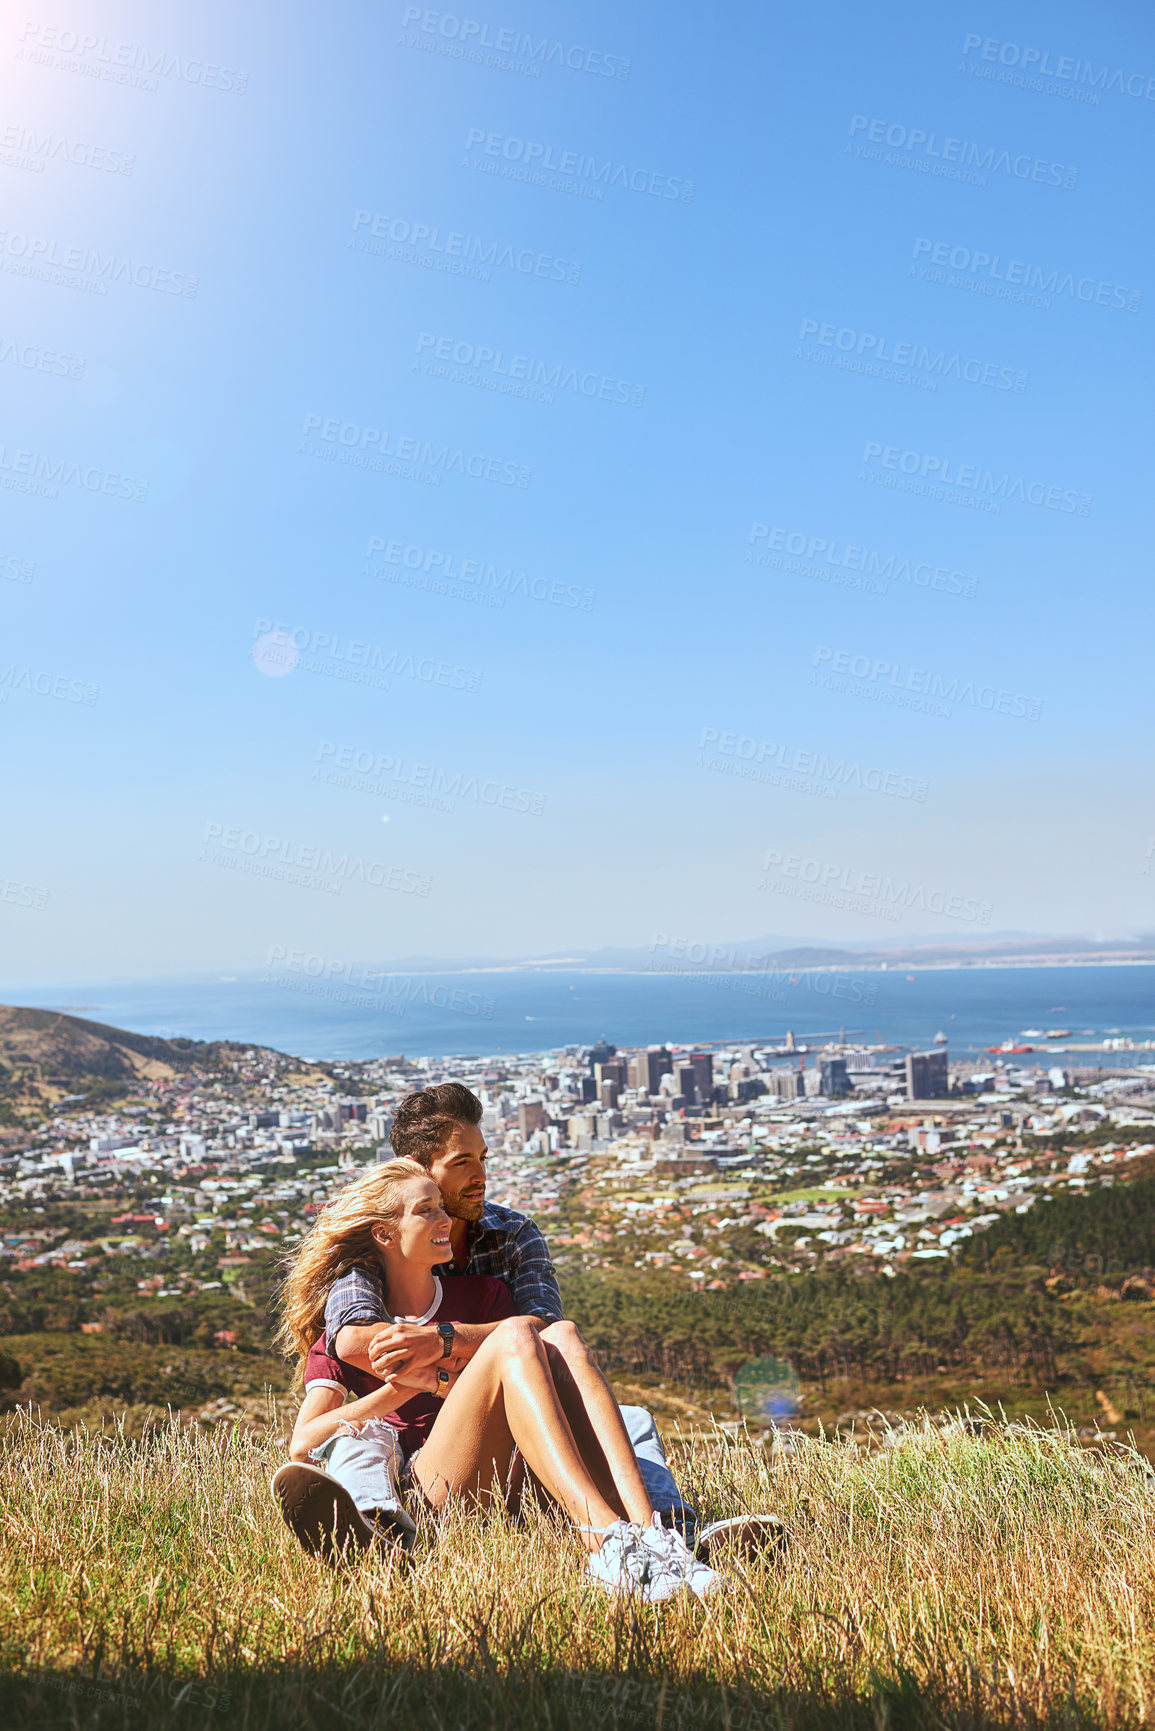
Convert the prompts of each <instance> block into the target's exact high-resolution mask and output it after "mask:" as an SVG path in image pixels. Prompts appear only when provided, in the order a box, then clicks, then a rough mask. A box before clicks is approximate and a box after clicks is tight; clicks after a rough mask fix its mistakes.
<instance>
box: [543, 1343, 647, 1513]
mask: <svg viewBox="0 0 1155 1731" xmlns="http://www.w3.org/2000/svg"><path fill="white" fill-rule="evenodd" d="M541 1338H542V1340H544V1341H545V1343H546V1345H547V1347H548V1348H549V1360H550V1369H551V1370H552V1371H553V1379H554V1384H555V1386H556V1388H557V1392H558V1398H559V1400H560V1402H561V1406H562V1411H563V1412H564V1413H565V1415H566V1418H567V1419H568V1420H569V1427H570V1430H571V1431H572V1433H573V1439H574V1442H575V1443H576V1445H577V1449H578V1453H579V1454H580V1455H581V1457H582V1459H583V1460H584V1462H585V1464H586V1470H587V1471H588V1473H589V1475H590V1477H591V1478H592V1479H593V1481H594V1483H595V1484H596V1485H597V1487H598V1489H599V1490H600V1491H601V1493H602V1495H603V1496H604V1497H605V1499H606V1501H607V1502H609V1503H613V1504H614V1505H615V1506H617V1507H620V1509H621V1511H622V1512H623V1513H624V1514H625V1515H626V1516H627V1517H628V1518H629V1519H630V1520H631V1521H639V1522H641V1523H642V1524H643V1525H645V1524H647V1523H648V1522H649V1519H650V1516H651V1515H652V1514H653V1512H654V1511H653V1505H652V1504H651V1502H650V1499H649V1495H648V1493H647V1491H646V1486H645V1481H644V1479H643V1478H642V1474H641V1470H640V1468H639V1467H638V1458H637V1456H636V1455H635V1453H634V1450H633V1445H632V1443H631V1442H630V1439H629V1437H628V1436H627V1434H626V1427H625V1425H624V1424H623V1423H622V1415H621V1413H620V1411H619V1410H618V1403H617V1401H616V1400H615V1399H614V1394H613V1390H612V1389H611V1388H610V1385H609V1383H608V1382H607V1381H606V1379H605V1377H604V1376H603V1375H602V1373H601V1371H600V1370H599V1369H598V1367H597V1365H596V1364H595V1363H594V1362H593V1359H592V1358H591V1357H590V1352H589V1348H588V1347H587V1346H586V1343H585V1341H584V1340H583V1339H582V1337H581V1332H580V1330H579V1329H578V1328H577V1327H576V1326H575V1325H574V1324H573V1323H572V1322H554V1323H551V1324H550V1326H549V1327H548V1328H543V1329H542V1331H541Z"/></svg>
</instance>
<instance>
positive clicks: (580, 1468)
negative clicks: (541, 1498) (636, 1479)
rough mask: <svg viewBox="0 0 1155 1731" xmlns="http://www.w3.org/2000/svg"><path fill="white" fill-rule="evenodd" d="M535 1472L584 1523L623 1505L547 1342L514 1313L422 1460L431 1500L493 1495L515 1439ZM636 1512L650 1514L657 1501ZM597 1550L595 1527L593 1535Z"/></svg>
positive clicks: (456, 1396)
mask: <svg viewBox="0 0 1155 1731" xmlns="http://www.w3.org/2000/svg"><path fill="white" fill-rule="evenodd" d="M515 1444H516V1445H517V1447H518V1448H519V1449H520V1450H521V1453H522V1454H523V1455H524V1457H525V1460H526V1464H527V1466H528V1467H529V1469H530V1471H531V1472H532V1473H533V1474H534V1476H535V1477H536V1478H537V1479H538V1480H539V1481H540V1483H541V1484H542V1485H543V1486H544V1487H545V1489H546V1490H547V1491H548V1492H549V1494H550V1495H551V1496H552V1497H554V1498H555V1499H556V1500H557V1501H558V1502H559V1503H560V1504H561V1506H562V1508H563V1509H564V1510H565V1512H566V1513H567V1514H568V1515H569V1517H570V1519H571V1520H572V1521H573V1522H574V1523H575V1524H576V1525H578V1526H589V1527H594V1528H596V1529H598V1531H600V1530H601V1529H602V1528H605V1527H608V1526H610V1525H611V1524H612V1523H613V1522H614V1521H617V1520H620V1519H621V1511H620V1509H618V1508H615V1507H614V1505H613V1504H612V1503H611V1502H609V1501H608V1500H607V1498H606V1497H605V1496H603V1495H602V1493H601V1491H599V1489H598V1487H597V1485H596V1484H595V1483H594V1481H593V1479H592V1478H591V1476H590V1474H589V1472H588V1471H587V1469H586V1466H585V1463H584V1462H583V1460H582V1457H581V1455H580V1453H579V1452H578V1449H577V1446H576V1445H575V1443H574V1438H573V1433H572V1431H571V1430H570V1427H569V1422H568V1420H567V1418H566V1416H565V1412H564V1411H563V1409H562V1405H561V1402H560V1400H559V1399H558V1393H557V1389H556V1388H555V1387H554V1382H553V1377H552V1376H551V1374H550V1369H549V1362H548V1359H547V1357H546V1349H545V1346H544V1345H543V1343H542V1341H541V1338H540V1336H539V1334H538V1331H537V1329H536V1328H535V1327H534V1325H533V1323H532V1322H530V1321H529V1320H528V1318H526V1317H518V1316H515V1317H511V1318H510V1319H509V1320H508V1321H507V1322H503V1323H502V1324H501V1326H500V1327H499V1328H496V1329H495V1330H494V1331H493V1333H492V1334H491V1335H490V1337H489V1339H488V1340H487V1341H486V1342H485V1344H484V1346H482V1347H481V1348H480V1350H479V1351H478V1352H477V1353H475V1355H474V1356H473V1358H472V1359H471V1360H470V1361H469V1363H468V1364H467V1365H466V1367H465V1369H464V1370H463V1371H462V1373H461V1375H460V1377H459V1378H458V1380H457V1382H456V1383H455V1384H454V1386H453V1388H452V1389H451V1390H450V1392H449V1394H448V1395H447V1396H446V1398H445V1405H444V1407H443V1408H442V1411H441V1412H440V1413H438V1415H437V1420H436V1422H435V1424H434V1426H433V1429H432V1431H431V1432H430V1435H429V1441H428V1442H427V1443H426V1444H425V1446H424V1447H423V1448H422V1450H421V1453H420V1454H419V1455H418V1456H417V1457H416V1460H415V1461H414V1466H413V1471H414V1474H415V1476H416V1478H417V1480H418V1482H419V1483H420V1485H421V1488H422V1489H423V1491H424V1492H425V1495H426V1496H427V1497H428V1498H429V1500H430V1502H431V1503H432V1504H433V1505H434V1507H435V1508H440V1507H441V1506H442V1505H443V1504H444V1503H445V1501H446V1500H447V1498H448V1497H449V1496H450V1495H451V1494H452V1493H454V1492H458V1493H460V1494H464V1495H466V1496H472V1497H476V1498H477V1499H478V1500H479V1501H482V1502H488V1501H489V1500H490V1498H491V1497H492V1495H493V1493H494V1490H495V1488H496V1487H497V1485H498V1484H500V1482H501V1481H502V1480H503V1479H504V1477H505V1475H506V1474H507V1473H508V1470H509V1463H510V1459H511V1457H512V1454H513V1448H514V1445H515ZM642 1496H643V1502H644V1503H645V1508H644V1511H643V1509H642V1507H641V1505H639V1506H638V1511H637V1514H636V1515H635V1517H634V1518H635V1519H642V1520H646V1521H648V1519H649V1514H650V1506H649V1503H648V1502H646V1501H645V1493H644V1490H643V1493H642ZM585 1539H586V1546H587V1549H589V1550H591V1551H596V1550H597V1549H598V1546H599V1542H600V1541H599V1540H598V1538H597V1536H596V1535H595V1534H587V1535H585Z"/></svg>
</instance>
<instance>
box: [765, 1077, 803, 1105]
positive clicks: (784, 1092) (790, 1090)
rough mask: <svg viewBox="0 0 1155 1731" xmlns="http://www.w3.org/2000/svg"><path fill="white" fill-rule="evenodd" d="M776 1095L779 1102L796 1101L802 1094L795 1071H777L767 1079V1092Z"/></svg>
mask: <svg viewBox="0 0 1155 1731" xmlns="http://www.w3.org/2000/svg"><path fill="white" fill-rule="evenodd" d="M767 1091H768V1092H769V1093H771V1094H776V1095H777V1096H778V1098H779V1100H797V1099H798V1098H799V1097H800V1095H801V1094H802V1087H801V1084H800V1079H799V1072H798V1071H797V1070H778V1071H776V1072H775V1074H774V1075H773V1076H771V1077H769V1079H768V1090H767Z"/></svg>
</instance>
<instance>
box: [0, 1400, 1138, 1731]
mask: <svg viewBox="0 0 1155 1731" xmlns="http://www.w3.org/2000/svg"><path fill="white" fill-rule="evenodd" d="M675 1453H677V1454H679V1456H680V1458H679V1459H678V1460H677V1462H676V1466H677V1470H678V1472H679V1475H680V1477H681V1480H682V1482H683V1483H684V1485H685V1486H686V1489H687V1492H688V1494H690V1495H691V1496H692V1498H693V1499H694V1500H696V1502H697V1504H698V1506H699V1508H700V1510H701V1511H702V1512H703V1513H704V1514H708V1515H719V1514H729V1513H735V1512H737V1511H739V1510H741V1509H743V1508H752V1509H765V1508H772V1509H776V1510H778V1511H779V1512H781V1513H782V1514H784V1515H785V1516H786V1518H787V1519H788V1521H789V1523H790V1526H791V1528H792V1531H793V1535H794V1538H793V1543H792V1545H791V1547H790V1550H789V1552H788V1554H787V1556H786V1557H785V1559H783V1560H781V1561H779V1562H777V1563H775V1564H772V1565H766V1566H762V1567H759V1568H756V1569H751V1570H749V1571H747V1572H746V1573H744V1574H743V1573H739V1572H737V1571H734V1572H733V1573H732V1574H731V1577H730V1582H731V1584H730V1586H729V1587H728V1589H727V1591H726V1592H725V1593H724V1594H723V1595H720V1596H719V1597H717V1598H715V1599H713V1600H711V1601H710V1602H709V1603H708V1604H700V1603H698V1602H697V1601H691V1600H687V1601H686V1602H681V1601H677V1602H673V1603H671V1604H669V1605H667V1606H665V1607H655V1608H650V1609H641V1610H637V1609H631V1608H630V1607H629V1606H628V1605H623V1604H622V1603H620V1602H617V1601H613V1600H611V1599H609V1598H608V1597H607V1596H605V1595H604V1594H603V1593H601V1591H600V1590H599V1589H597V1588H595V1587H593V1586H591V1585H587V1584H586V1583H585V1582H584V1581H583V1578H582V1564H583V1558H582V1554H581V1552H580V1551H579V1549H578V1546H577V1544H576V1542H575V1541H574V1540H573V1539H572V1538H571V1537H569V1536H568V1535H566V1534H565V1533H564V1532H563V1531H562V1530H560V1529H559V1528H558V1527H557V1526H556V1525H555V1524H554V1523H553V1522H552V1520H551V1519H550V1518H549V1517H547V1516H545V1515H543V1514H541V1513H538V1512H536V1511H531V1512H530V1514H529V1515H528V1517H527V1520H526V1524H525V1525H524V1526H522V1527H517V1526H514V1525H513V1524H512V1523H510V1522H509V1521H508V1520H507V1519H505V1518H504V1517H499V1516H496V1515H495V1516H493V1517H491V1518H489V1519H488V1520H486V1521H479V1520H477V1519H476V1518H474V1517H463V1516H461V1515H454V1516H451V1517H450V1518H449V1519H448V1520H447V1521H446V1523H445V1524H444V1525H443V1526H442V1529H441V1531H440V1532H439V1533H432V1534H428V1535H425V1536H423V1538H422V1541H421V1544H420V1547H419V1550H418V1552H417V1555H416V1558H415V1561H414V1563H413V1565H412V1566H410V1567H408V1568H400V1567H397V1566H395V1565H392V1564H375V1563H367V1564H361V1565H358V1566H354V1567H349V1568H342V1569H340V1570H338V1571H336V1572H331V1571H328V1570H326V1569H324V1568H323V1567H322V1566H321V1565H320V1564H318V1563H316V1562H314V1561H313V1560H311V1559H310V1558H307V1557H306V1556H304V1555H303V1554H302V1553H301V1552H300V1551H299V1550H298V1549H297V1547H296V1544H295V1542H294V1540H293V1538H292V1536H291V1534H289V1532H288V1531H287V1529H285V1528H284V1527H283V1525H282V1524H281V1522H280V1520H279V1519H278V1517H277V1515H276V1513H275V1511H274V1509H273V1507H272V1504H271V1501H270V1498H269V1493H268V1488H267V1482H268V1478H269V1475H270V1473H271V1471H272V1470H273V1469H274V1467H275V1466H276V1465H277V1464H279V1461H280V1460H281V1459H282V1458H283V1453H282V1448H281V1445H280V1443H279V1441H278V1440H277V1438H276V1437H275V1436H274V1435H273V1434H272V1433H269V1434H268V1435H266V1436H265V1437H260V1438H253V1437H252V1436H246V1435H244V1434H241V1433H240V1432H237V1433H235V1434H228V1435H223V1434H221V1432H220V1431H219V1430H218V1431H217V1432H216V1433H206V1432H201V1431H197V1430H192V1431H189V1430H184V1431H182V1430H180V1429H179V1428H176V1427H173V1428H172V1429H171V1430H169V1431H168V1432H166V1433H161V1434H160V1435H158V1436H154V1437H152V1438H149V1439H146V1441H145V1442H144V1443H141V1444H133V1443H128V1442H125V1441H119V1442H118V1441H117V1440H115V1439H111V1440H110V1439H108V1438H107V1437H105V1438H101V1437H93V1436H89V1437H86V1436H84V1435H83V1434H76V1433H73V1434H65V1433H62V1432H60V1431H58V1430H56V1429H52V1428H47V1427H42V1426H40V1425H39V1424H37V1423H36V1422H35V1421H34V1420H31V1419H29V1418H28V1417H27V1416H23V1415H22V1416H20V1417H18V1418H17V1419H15V1420H12V1421H9V1424H8V1429H7V1431H6V1433H5V1434H4V1435H3V1437H2V1438H0V1454H2V1461H3V1471H2V1474H0V1521H2V1523H3V1532H4V1546H3V1554H2V1562H0V1570H2V1573H0V1593H2V1604H3V1612H4V1614H3V1618H2V1620H0V1628H2V1630H3V1634H2V1636H0V1640H2V1643H3V1651H2V1658H3V1677H2V1679H0V1691H2V1693H0V1710H2V1711H3V1717H4V1723H5V1724H9V1725H13V1726H33V1725H35V1726H37V1727H40V1726H49V1725H61V1726H64V1725H68V1726H72V1727H77V1728H79V1727H88V1726H93V1727H95V1726H100V1727H114V1726H115V1727H125V1728H126V1731H127V1728H129V1727H132V1728H134V1731H135V1728H136V1727H141V1728H143V1727H146V1726H147V1727H148V1728H149V1731H157V1728H167V1727H168V1726H169V1725H170V1724H171V1725H176V1724H179V1725H181V1726H182V1727H193V1726H202V1725H203V1726H210V1725H211V1726H218V1727H219V1726H223V1725H232V1724H236V1725H238V1726H244V1727H246V1728H250V1727H251V1728H252V1731H257V1728H262V1731H263V1728H264V1727H266V1726H267V1727H269V1728H270V1731H272V1728H273V1727H276V1728H277V1731H281V1728H282V1727H288V1728H291V1731H296V1728H298V1727H302V1728H303V1727H309V1728H312V1727H314V1726H315V1727H317V1728H318V1731H321V1727H324V1728H325V1731H335V1728H337V1727H341V1726H349V1725H353V1726H361V1725H373V1726H377V1725H379V1726H381V1727H382V1728H384V1727H385V1726H389V1727H391V1728H392V1727H397V1726H407V1725H410V1724H418V1725H420V1726H422V1727H425V1726H430V1727H433V1728H435V1731H437V1728H441V1727H444V1728H445V1731H458V1728H459V1727H460V1728H463V1731H466V1728H467V1731H472V1728H474V1727H477V1728H478V1731H481V1728H483V1727H484V1728H486V1731H490V1728H497V1727H503V1726H511V1727H521V1726H527V1727H528V1726H531V1725H532V1726H534V1727H535V1728H536V1727H538V1726H542V1727H546V1728H548V1731H570V1728H571V1727H572V1728H575V1731H576V1728H578V1727H581V1728H582V1731H584V1728H585V1727H588V1726H606V1727H610V1726H612V1727H613V1731H642V1727H651V1726H652V1727H655V1728H658V1727H661V1731H690V1728H691V1727H693V1728H694V1731H700V1728H705V1727H713V1726H717V1727H727V1728H728V1731H739V1728H741V1731H745V1728H747V1727H754V1726H762V1725H782V1726H795V1725H797V1726H800V1727H801V1726H815V1727H817V1726H823V1727H825V1726H847V1727H849V1726H856V1727H857V1726H861V1727H863V1728H869V1731H882V1728H884V1727H895V1728H896V1731H897V1728H899V1727H902V1726H905V1725H928V1726H929V1725H934V1726H943V1725H948V1726H958V1727H964V1726H966V1727H970V1726H976V1727H977V1726H993V1725H999V1726H1012V1725H1014V1726H1034V1725H1042V1724H1046V1725H1056V1726H1058V1725H1060V1724H1061V1725H1063V1726H1071V1727H1074V1726H1079V1725H1084V1724H1096V1725H1108V1726H1122V1725H1132V1724H1139V1723H1143V1722H1145V1720H1146V1719H1147V1717H1148V1714H1149V1711H1155V1588H1153V1572H1152V1561H1153V1547H1152V1541H1153V1537H1155V1518H1153V1517H1155V1494H1153V1492H1152V1490H1151V1488H1150V1479H1149V1472H1150V1469H1149V1468H1148V1467H1147V1465H1146V1463H1145V1462H1144V1461H1142V1460H1141V1459H1139V1458H1138V1457H1137V1456H1133V1455H1128V1454H1125V1453H1123V1452H1120V1453H1119V1455H1118V1456H1117V1458H1115V1459H1113V1460H1108V1459H1105V1458H1103V1457H1100V1456H1097V1455H1093V1454H1089V1453H1086V1452H1081V1451H1079V1450H1077V1449H1075V1448H1073V1447H1072V1446H1070V1444H1069V1443H1068V1442H1067V1441H1066V1440H1065V1439H1063V1438H1061V1437H1058V1436H1055V1435H1051V1434H1047V1433H1043V1432H1034V1433H1024V1432H1022V1431H1016V1430H1006V1429H999V1428H997V1427H991V1428H989V1429H986V1430H984V1431H983V1432H982V1433H981V1434H980V1435H977V1436H973V1435H969V1434H966V1433H965V1432H963V1431H957V1432H955V1433H954V1434H947V1435H944V1434H943V1433H942V1432H941V1431H937V1432H931V1431H929V1430H927V1431H923V1432H917V1431H912V1432H910V1433H908V1434H907V1435H906V1437H905V1438H904V1440H903V1441H902V1442H901V1444H900V1445H899V1446H898V1447H896V1448H893V1449H891V1450H888V1451H886V1452H884V1453H881V1454H878V1455H874V1456H863V1455H860V1454H859V1453H857V1452H856V1451H855V1450H854V1449H853V1448H850V1447H847V1446H844V1445H833V1444H829V1443H822V1442H807V1443H804V1445H803V1447H802V1449H801V1451H800V1453H799V1454H797V1455H796V1456H794V1457H793V1458H792V1459H790V1460H788V1461H786V1462H784V1463H783V1464H782V1465H780V1466H770V1465H769V1464H768V1463H767V1461H766V1459H765V1457H764V1456H763V1454H762V1453H761V1452H760V1451H758V1450H755V1449H754V1448H753V1447H752V1446H750V1445H749V1444H747V1443H745V1442H744V1441H743V1442H738V1443H733V1444H731V1443H728V1442H726V1441H725V1440H724V1439H722V1438H718V1439H717V1440H715V1441H712V1442H710V1443H703V1442H701V1441H699V1442H697V1443H695V1444H693V1445H687V1446H686V1447H685V1448H682V1449H676V1450H675ZM1149 1704H1151V1705H1150V1707H1149Z"/></svg>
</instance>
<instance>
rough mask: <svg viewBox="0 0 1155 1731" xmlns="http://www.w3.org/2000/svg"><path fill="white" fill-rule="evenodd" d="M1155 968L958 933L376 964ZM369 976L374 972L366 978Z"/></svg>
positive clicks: (441, 970)
mask: <svg viewBox="0 0 1155 1731" xmlns="http://www.w3.org/2000/svg"><path fill="white" fill-rule="evenodd" d="M1096 957H1102V958H1103V960H1104V961H1111V960H1116V959H1117V960H1120V961H1122V960H1134V961H1155V934H1151V933H1143V934H1141V935H1140V936H1138V937H1134V938H1106V939H1097V938H1087V937H1058V938H1055V937H1040V936H1037V935H1033V934H1031V933H1030V932H961V933H959V934H958V935H957V936H955V935H954V934H953V933H952V934H943V933H941V932H940V933H935V934H927V935H912V936H910V937H908V938H906V939H905V941H903V942H901V943H894V942H891V943H887V942H886V941H880V940H879V939H877V938H873V939H871V938H867V939H863V938H843V939H840V941H839V943H838V945H837V946H834V945H832V944H830V943H829V942H828V941H824V940H823V939H821V938H809V937H799V936H797V935H794V936H791V937H783V936H780V935H777V936H771V937H761V938H740V939H736V940H733V941H720V942H714V941H712V940H708V939H705V940H699V941H691V940H689V939H687V938H685V937H681V936H678V937H672V936H669V935H666V934H662V935H661V936H660V938H655V940H654V941H653V942H652V943H650V944H647V945H645V946H644V947H643V946H636V947H632V948H631V947H626V946H615V945H606V946H604V947H603V948H600V949H596V950H587V949H580V948H574V949H564V950H563V949H557V950H554V951H549V950H546V951H539V952H538V953H537V954H536V955H531V956H405V957H402V958H400V959H398V960H395V961H387V962H378V963H375V964H374V967H373V970H372V971H380V972H381V973H393V974H399V973H433V974H451V973H461V972H465V973H557V974H561V973H566V972H567V971H568V972H575V973H581V972H588V971H591V970H593V971H596V972H604V973H658V974H660V973H675V972H677V973H681V972H686V973H694V972H702V973H724V972H726V971H727V970H732V969H745V968H764V967H765V968H770V967H777V968H845V967H859V968H862V967H881V966H883V964H885V965H886V966H887V967H899V966H903V965H907V966H915V965H918V964H922V965H923V966H933V965H937V966H940V967H945V966H949V965H950V964H951V963H958V964H961V965H966V964H976V963H985V964H986V965H988V966H989V965H992V964H994V963H996V962H998V961H999V960H1000V959H1003V960H1006V961H1007V962H1025V961H1027V960H1028V959H1029V960H1031V961H1034V962H1037V963H1039V964H1040V965H1045V964H1046V963H1047V962H1048V961H1059V960H1080V959H1083V960H1088V961H1090V960H1092V959H1094V958H1096ZM367 971H371V970H367Z"/></svg>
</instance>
